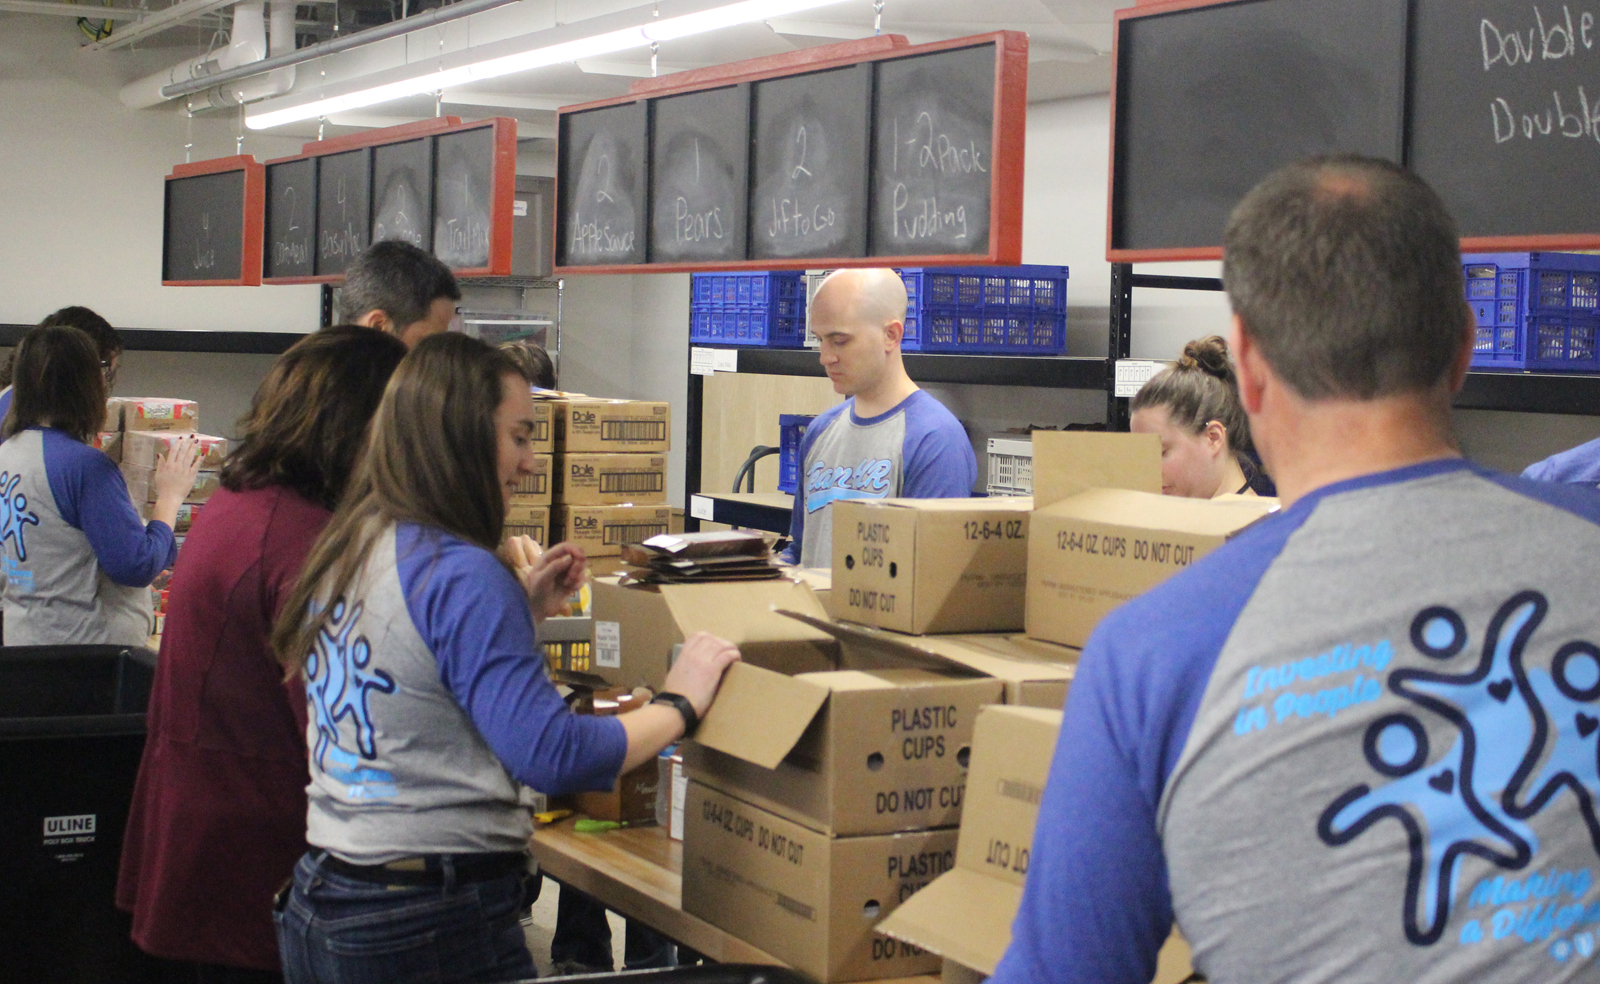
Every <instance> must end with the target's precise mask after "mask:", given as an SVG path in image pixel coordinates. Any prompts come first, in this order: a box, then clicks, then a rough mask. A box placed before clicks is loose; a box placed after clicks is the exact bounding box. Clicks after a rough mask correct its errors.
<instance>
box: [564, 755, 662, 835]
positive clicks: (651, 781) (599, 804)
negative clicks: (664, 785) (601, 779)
mask: <svg viewBox="0 0 1600 984" xmlns="http://www.w3.org/2000/svg"><path fill="white" fill-rule="evenodd" d="M659 782H660V775H659V769H658V768H657V766H656V760H655V759H651V760H650V761H648V762H646V763H644V764H643V765H641V766H639V767H638V768H636V769H634V770H633V771H632V772H624V773H623V774H622V775H620V776H618V777H617V781H616V782H615V783H613V784H612V786H611V789H610V790H609V791H608V792H604V793H579V794H577V797H576V798H577V801H578V810H579V811H580V812H582V813H584V814H586V815H588V816H591V817H593V818H594V819H596V820H623V821H626V822H628V823H630V824H641V823H654V822H655V819H656V787H657V785H658V784H659Z"/></svg>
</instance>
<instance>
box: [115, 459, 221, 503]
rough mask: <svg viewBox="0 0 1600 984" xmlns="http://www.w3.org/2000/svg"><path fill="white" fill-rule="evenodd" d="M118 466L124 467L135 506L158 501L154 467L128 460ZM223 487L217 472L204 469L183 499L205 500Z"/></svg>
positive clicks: (123, 471)
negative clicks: (130, 462) (135, 463)
mask: <svg viewBox="0 0 1600 984" xmlns="http://www.w3.org/2000/svg"><path fill="white" fill-rule="evenodd" d="M117 467H119V468H121V469H122V477H123V478H124V479H125V480H126V481H127V483H128V497H129V498H130V499H132V500H133V504H134V505H135V506H143V505H145V504H147V503H154V502H155V501H156V491H155V475H156V470H155V469H154V468H146V467H145V466H143V465H130V464H128V463H127V462H123V463H122V464H121V465H119V466H117ZM221 487H222V483H221V481H220V476H219V475H218V473H217V472H214V471H202V472H201V473H200V475H199V477H198V478H196V479H195V483H194V488H192V489H190V490H189V494H188V495H186V496H184V498H183V501H184V502H196V503H198V502H205V501H206V500H207V499H209V498H211V493H213V492H215V491H216V490H217V489H219V488H221ZM140 512H141V514H143V513H145V512H148V510H144V509H141V510H140Z"/></svg>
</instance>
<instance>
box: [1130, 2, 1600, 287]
mask: <svg viewBox="0 0 1600 984" xmlns="http://www.w3.org/2000/svg"><path fill="white" fill-rule="evenodd" d="M1536 13H1537V12H1536V11H1534V10H1533V8H1531V7H1529V6H1528V5H1527V4H1526V3H1522V2H1518V0H1158V2H1147V0H1140V3H1139V5H1138V6H1136V7H1133V8H1129V9H1124V10H1119V11H1117V13H1116V16H1115V25H1114V28H1113V41H1112V45H1113V54H1112V60H1113V66H1114V67H1113V82H1112V86H1113V90H1112V91H1113V98H1112V120H1111V151H1110V157H1111V161H1110V169H1109V181H1108V195H1107V204H1108V207H1107V215H1106V257H1107V259H1108V260H1110V261H1111V262H1115V263H1132V262H1145V261H1158V260H1205V259H1218V258H1220V257H1221V256H1222V245H1221V243H1222V230H1223V225H1224V223H1225V221H1226V217H1227V213H1228V211H1229V210H1231V208H1232V207H1233V205H1234V204H1235V203H1236V202H1237V201H1238V199H1239V198H1241V197H1242V196H1243V194H1244V193H1245V192H1246V191H1248V189H1249V188H1250V187H1252V186H1253V185H1254V184H1255V183H1256V181H1258V180H1259V179H1261V178H1263V177H1265V176H1266V174H1268V173H1270V172H1271V171H1272V170H1274V169H1276V168H1277V167H1279V166H1282V165H1284V164H1287V163H1289V162H1290V161H1292V160H1295V159H1299V158H1301V157H1304V156H1308V155H1311V154H1320V153H1334V152H1353V153H1361V154H1365V155H1368V156H1375V157H1382V158H1385V159H1388V160H1392V161H1394V162H1396V163H1399V164H1403V165H1404V166H1406V167H1407V168H1409V169H1411V170H1412V171H1414V172H1416V173H1417V174H1418V175H1420V176H1421V177H1422V178H1423V179H1424V180H1426V181H1427V182H1428V183H1429V184H1430V185H1431V186H1432V187H1433V188H1434V190H1435V191H1437V192H1438V193H1439V195H1440V197H1441V198H1442V199H1443V200H1444V202H1445V205H1446V206H1447V207H1448V208H1449V209H1450V211H1451V213H1452V214H1453V215H1454V216H1455V218H1456V220H1457V222H1458V223H1459V225H1460V228H1461V235H1462V239H1461V246H1462V250H1463V251H1464V252H1494V251H1523V250H1556V249H1595V248H1600V199H1597V198H1596V197H1595V196H1593V195H1591V194H1587V193H1585V192H1582V191H1580V190H1579V189H1583V188H1588V187H1590V186H1591V185H1592V184H1593V183H1594V182H1593V178H1594V175H1595V174H1596V173H1600V144H1597V143H1596V141H1595V138H1594V133H1595V127H1594V125H1593V123H1592V121H1590V123H1588V124H1586V123H1585V122H1584V118H1583V116H1582V112H1581V111H1579V110H1575V109H1573V107H1574V106H1583V105H1586V103H1585V102H1584V100H1585V99H1586V96H1585V93H1586V91H1587V90H1585V89H1584V88H1583V86H1584V84H1585V83H1586V82H1587V81H1588V80H1589V78H1590V76H1591V75H1592V72H1593V65H1594V64H1595V61H1594V58H1595V56H1594V55H1593V54H1591V53H1589V49H1586V48H1584V47H1583V46H1582V40H1581V39H1582V37H1583V35H1582V31H1581V29H1576V30H1569V29H1568V28H1566V27H1565V23H1566V22H1565V21H1564V20H1562V21H1559V22H1554V21H1552V22H1551V23H1552V24H1554V27H1550V28H1548V29H1547V30H1546V32H1545V33H1544V34H1543V35H1540V36H1541V37H1544V38H1546V39H1547V42H1546V43H1547V44H1548V45H1550V46H1552V47H1551V48H1550V51H1549V52H1548V53H1547V54H1546V53H1544V52H1543V49H1541V53H1540V54H1539V55H1537V56H1530V57H1527V58H1522V57H1520V55H1519V54H1518V49H1517V48H1515V46H1514V45H1509V44H1508V45H1507V46H1505V47H1502V48H1500V49H1498V50H1497V49H1495V48H1494V45H1493V41H1494V40H1495V39H1496V38H1499V39H1501V40H1502V41H1504V39H1505V37H1507V36H1508V33H1514V31H1515V30H1519V29H1520V30H1521V31H1522V32H1523V36H1524V37H1527V36H1533V35H1534V34H1535V33H1537V25H1538V24H1539V23H1540V22H1539V18H1538V17H1537V16H1536ZM1524 21H1525V22H1526V23H1524ZM1575 23H1581V22H1576V21H1575ZM1569 36H1570V37H1569Z"/></svg>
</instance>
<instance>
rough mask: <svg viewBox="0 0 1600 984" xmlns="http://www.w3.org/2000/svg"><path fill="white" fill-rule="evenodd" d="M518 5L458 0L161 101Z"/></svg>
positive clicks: (171, 90) (169, 91)
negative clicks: (510, 5)
mask: <svg viewBox="0 0 1600 984" xmlns="http://www.w3.org/2000/svg"><path fill="white" fill-rule="evenodd" d="M516 2H517V0H459V2H457V3H452V4H450V5H448V6H445V7H434V8H433V9H432V10H427V11H424V12H422V13H420V14H415V15H413V16H411V17H407V18H405V19H404V20H397V21H390V22H389V23H387V24H380V25H378V26H377V27H369V28H367V29H365V30H362V31H357V32H355V33H354V34H346V35H344V36H343V37H337V38H331V39H329V40H327V41H321V42H318V43H317V44H312V45H307V46H306V47H304V48H299V49H296V50H294V51H292V52H289V53H287V54H283V55H274V56H272V57H270V58H267V59H264V60H263V61H259V62H252V63H251V64H248V65H242V66H239V67H237V68H232V69H230V70H228V71H225V72H220V73H218V74H216V75H213V76H210V77H207V78H204V79H187V80H179V79H176V78H174V79H172V80H171V81H170V82H169V83H168V84H165V85H163V86H162V87H161V90H160V96H161V98H162V99H176V98H178V97H179V96H188V95H193V94H194V93H196V92H202V91H204V90H206V89H209V88H212V87H213V86H226V85H229V84H231V83H233V82H237V81H238V80H240V79H247V78H250V77H251V76H255V75H261V74H263V73H265V72H270V71H273V70H275V69H280V68H288V67H289V66H291V65H298V64H300V63H301V62H308V61H311V60H312V59H313V58H321V57H322V56H323V55H331V54H334V53H336V52H340V51H346V50H348V49H350V48H356V47H360V46H361V45H364V44H372V43H373V42H375V41H387V40H388V39H390V38H394V37H399V36H400V35H402V34H410V33H412V32H413V31H420V30H422V29H423V28H427V27H433V26H435V25H438V24H443V23H446V22H448V21H453V20H457V19H459V18H462V17H467V16H470V15H472V14H476V13H481V12H482V11H485V10H493V9H494V8H495V7H503V6H505V5H506V4H508V3H516Z"/></svg>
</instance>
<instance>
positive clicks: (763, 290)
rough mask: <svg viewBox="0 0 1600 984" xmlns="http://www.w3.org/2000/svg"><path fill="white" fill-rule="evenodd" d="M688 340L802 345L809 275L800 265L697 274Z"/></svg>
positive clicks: (721, 343)
mask: <svg viewBox="0 0 1600 984" xmlns="http://www.w3.org/2000/svg"><path fill="white" fill-rule="evenodd" d="M689 341H690V342H691V343H692V344H695V345H739V346H744V347H747V348H755V347H760V346H765V347H767V348H804V347H805V343H806V284H805V275H804V274H802V273H800V272H799V271H768V272H761V273H697V274H695V275H694V280H693V300H692V302H691V303H690V318H689Z"/></svg>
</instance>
